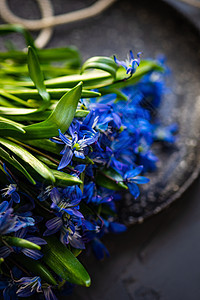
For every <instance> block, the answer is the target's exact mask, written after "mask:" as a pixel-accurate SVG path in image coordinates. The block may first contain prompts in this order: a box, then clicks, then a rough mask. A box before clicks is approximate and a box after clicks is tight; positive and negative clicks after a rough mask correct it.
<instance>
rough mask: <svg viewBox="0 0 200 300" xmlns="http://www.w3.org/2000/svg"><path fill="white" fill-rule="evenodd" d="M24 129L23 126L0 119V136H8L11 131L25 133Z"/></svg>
mask: <svg viewBox="0 0 200 300" xmlns="http://www.w3.org/2000/svg"><path fill="white" fill-rule="evenodd" d="M22 127H23V125H21V124H19V123H16V122H14V121H11V120H9V119H6V118H3V117H0V136H5V135H7V136H8V135H9V132H10V131H18V132H21V133H25V130H24V129H23V128H22Z"/></svg>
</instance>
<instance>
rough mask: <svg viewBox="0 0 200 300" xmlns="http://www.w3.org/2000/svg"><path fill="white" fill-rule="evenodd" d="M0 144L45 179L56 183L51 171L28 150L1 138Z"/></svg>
mask: <svg viewBox="0 0 200 300" xmlns="http://www.w3.org/2000/svg"><path fill="white" fill-rule="evenodd" d="M0 144H2V145H3V146H4V147H6V148H7V149H8V150H9V151H10V152H12V153H14V154H15V155H17V156H18V157H19V158H20V159H21V160H22V161H23V162H25V163H26V164H27V165H28V166H29V168H30V169H32V170H34V171H36V172H37V173H38V174H39V175H40V176H42V177H43V178H44V179H46V180H48V181H51V182H55V177H54V175H53V174H52V172H51V171H50V169H49V168H48V167H47V166H46V165H45V164H43V163H42V162H41V161H39V160H38V159H37V158H36V157H35V156H33V155H32V154H31V153H30V152H28V151H27V150H26V149H24V148H22V147H21V146H19V145H17V144H15V143H13V142H11V141H9V140H6V139H3V138H0Z"/></svg>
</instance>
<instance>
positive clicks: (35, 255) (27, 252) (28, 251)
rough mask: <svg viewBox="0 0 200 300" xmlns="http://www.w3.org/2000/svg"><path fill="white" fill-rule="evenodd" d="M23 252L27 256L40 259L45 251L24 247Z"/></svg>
mask: <svg viewBox="0 0 200 300" xmlns="http://www.w3.org/2000/svg"><path fill="white" fill-rule="evenodd" d="M21 252H23V253H24V254H25V255H26V256H28V257H30V258H32V259H35V260H38V259H40V258H42V257H43V253H42V252H40V251H39V250H31V249H26V248H24V249H22V250H21Z"/></svg>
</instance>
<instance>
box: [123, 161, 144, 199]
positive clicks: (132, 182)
mask: <svg viewBox="0 0 200 300" xmlns="http://www.w3.org/2000/svg"><path fill="white" fill-rule="evenodd" d="M142 170H143V166H139V167H137V168H135V169H133V170H129V171H127V172H126V173H125V175H124V179H125V183H126V184H127V185H128V188H129V191H130V193H131V194H132V195H133V196H134V197H135V199H136V198H138V196H139V195H140V190H139V188H138V186H137V184H143V183H148V182H149V179H148V178H146V177H144V176H138V175H139V174H140V173H141V172H142ZM136 183H137V184H136Z"/></svg>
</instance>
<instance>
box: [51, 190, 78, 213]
mask: <svg viewBox="0 0 200 300" xmlns="http://www.w3.org/2000/svg"><path fill="white" fill-rule="evenodd" d="M50 198H51V201H52V204H51V208H53V209H55V210H56V211H57V212H58V213H59V214H60V215H62V214H67V215H69V216H77V217H79V218H83V215H82V214H81V212H80V211H79V210H78V209H79V206H78V204H79V203H80V201H81V198H80V197H79V198H75V199H73V200H70V199H69V198H65V197H64V196H63V195H62V194H61V193H60V192H59V191H58V189H57V188H56V187H55V188H53V189H52V190H51V192H50Z"/></svg>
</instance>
